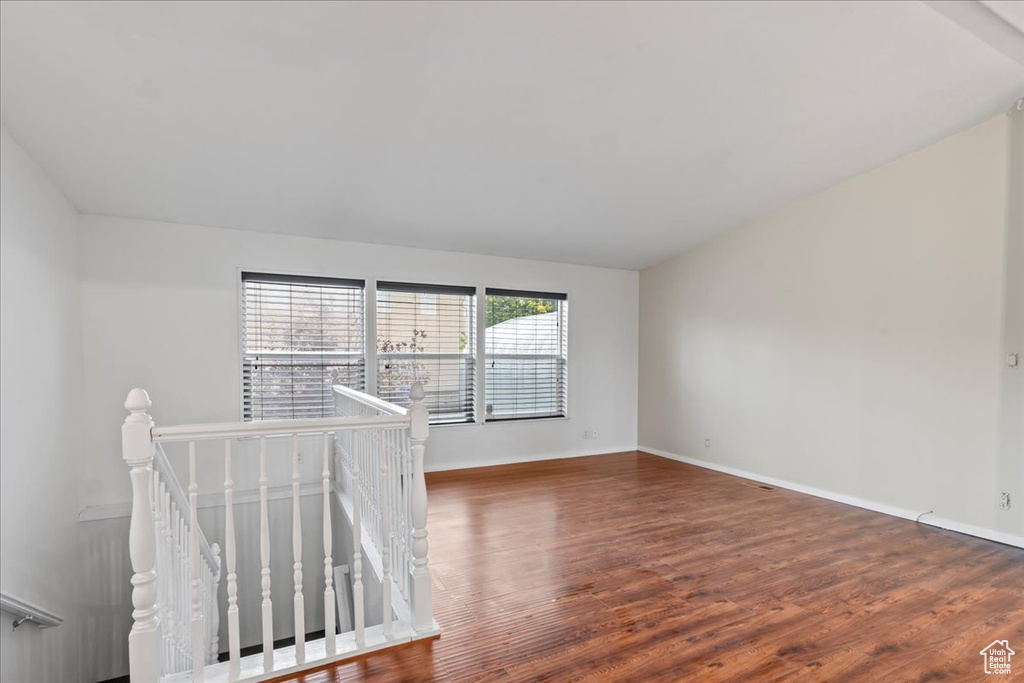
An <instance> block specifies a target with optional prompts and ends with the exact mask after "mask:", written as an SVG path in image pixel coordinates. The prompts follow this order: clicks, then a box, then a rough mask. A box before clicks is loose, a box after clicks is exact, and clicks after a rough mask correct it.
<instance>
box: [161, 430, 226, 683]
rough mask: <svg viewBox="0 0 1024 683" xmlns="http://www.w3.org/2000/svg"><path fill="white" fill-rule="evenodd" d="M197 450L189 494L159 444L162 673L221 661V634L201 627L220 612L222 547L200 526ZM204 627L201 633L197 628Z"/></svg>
mask: <svg viewBox="0 0 1024 683" xmlns="http://www.w3.org/2000/svg"><path fill="white" fill-rule="evenodd" d="M194 461H195V451H194V449H190V453H189V496H188V502H186V498H185V493H184V491H182V488H181V485H180V484H179V483H178V479H177V477H176V476H175V474H174V470H173V469H171V466H170V464H169V463H168V461H167V455H166V454H165V453H164V449H163V447H162V446H161V445H160V444H159V443H158V444H155V448H154V452H153V478H152V491H151V494H150V495H151V497H152V500H153V519H154V522H155V524H156V528H157V538H156V558H155V563H154V564H155V570H156V576H157V581H156V585H157V604H158V605H159V609H158V614H159V618H160V623H161V624H162V639H161V643H160V645H161V648H160V657H161V662H162V664H161V669H162V670H163V671H164V672H165V673H176V672H180V671H188V670H189V669H191V668H192V667H194V666H195V665H196V662H199V663H201V665H203V666H205V665H206V664H210V663H213V662H215V661H217V632H216V630H215V629H214V630H208V629H205V628H203V627H202V626H201V624H202V622H203V620H204V619H206V620H211V621H212V618H213V615H214V614H215V613H216V612H217V586H218V584H219V581H220V548H219V547H218V546H217V544H214V545H213V546H211V545H210V544H209V542H208V541H207V540H206V536H205V535H204V534H203V532H202V530H201V529H200V528H199V523H198V520H197V519H196V508H195V505H194V502H195V501H194V500H193V499H194V497H195V495H196V493H197V491H198V489H197V488H196V487H195V474H194V472H195V469H194ZM197 620H198V623H199V624H200V627H199V628H198V629H196V628H195V626H194V625H195V624H196V623H197Z"/></svg>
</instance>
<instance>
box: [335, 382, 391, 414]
mask: <svg viewBox="0 0 1024 683" xmlns="http://www.w3.org/2000/svg"><path fill="white" fill-rule="evenodd" d="M332 389H333V390H334V393H336V394H341V395H342V396H346V397H348V398H350V399H352V400H353V401H358V402H359V403H362V404H363V405H366V406H369V407H370V408H373V409H375V410H379V411H381V412H382V413H384V414H385V415H403V416H404V415H408V414H409V410H408V409H407V408H403V407H402V406H396V405H395V404H394V403H389V402H387V401H385V400H384V399H380V398H377V397H376V396H370V395H369V394H364V393H363V392H361V391H356V390H355V389H350V388H349V387H345V386H342V385H340V384H335V385H334V386H333V387H332Z"/></svg>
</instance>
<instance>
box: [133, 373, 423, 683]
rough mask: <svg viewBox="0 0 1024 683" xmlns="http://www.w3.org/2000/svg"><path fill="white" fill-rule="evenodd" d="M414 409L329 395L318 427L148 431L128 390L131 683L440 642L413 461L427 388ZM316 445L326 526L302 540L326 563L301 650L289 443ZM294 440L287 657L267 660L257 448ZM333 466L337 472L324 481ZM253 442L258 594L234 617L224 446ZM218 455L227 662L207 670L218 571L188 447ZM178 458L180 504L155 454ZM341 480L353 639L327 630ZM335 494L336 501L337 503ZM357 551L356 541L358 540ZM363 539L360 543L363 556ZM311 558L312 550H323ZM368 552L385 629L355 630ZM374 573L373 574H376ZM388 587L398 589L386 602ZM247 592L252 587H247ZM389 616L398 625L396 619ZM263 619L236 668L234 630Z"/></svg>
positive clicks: (260, 671) (262, 674)
mask: <svg viewBox="0 0 1024 683" xmlns="http://www.w3.org/2000/svg"><path fill="white" fill-rule="evenodd" d="M410 396H411V399H412V407H411V408H410V410H408V411H407V410H405V409H402V408H398V407H397V406H393V405H391V404H389V403H386V402H384V401H380V400H379V399H376V398H374V397H371V396H368V395H366V394H362V393H361V392H355V391H352V390H349V389H343V388H341V387H335V390H334V398H335V404H336V413H337V415H336V416H335V417H333V418H327V419H310V420H273V421H262V422H238V423H214V424H198V425H180V426H174V427H156V426H154V424H153V421H152V419H151V418H150V416H149V415H148V413H147V411H148V409H149V407H150V405H151V403H150V400H149V396H148V395H147V394H146V392H145V391H143V390H142V389H134V390H132V392H131V393H130V394H129V396H128V400H127V402H126V403H125V407H126V408H128V410H129V411H130V414H129V416H128V418H127V419H126V420H125V424H124V426H123V427H122V448H123V455H124V459H125V461H126V462H127V464H128V465H129V468H130V474H131V479H132V493H133V499H132V517H131V527H130V531H129V549H130V554H131V560H132V568H133V571H134V576H133V578H132V584H133V586H134V589H133V594H132V602H133V606H134V608H135V609H134V611H133V614H132V616H133V619H134V625H133V627H132V630H131V634H130V635H129V659H130V665H129V666H130V676H131V680H132V681H134V682H137V683H154V682H156V681H189V680H191V681H204V680H205V681H211V682H212V681H236V680H245V681H257V680H266V679H269V678H273V677H276V676H279V675H282V674H287V673H293V672H297V671H302V670H304V669H308V668H313V667H316V666H322V665H323V664H325V663H327V662H329V661H332V660H337V659H341V658H345V657H350V656H355V655H358V654H361V653H363V652H367V651H370V650H373V649H378V648H380V647H386V646H389V645H393V644H399V643H403V642H408V641H410V640H413V639H417V638H425V637H432V636H435V635H437V634H438V630H437V625H436V623H435V622H434V619H433V612H432V606H431V605H432V603H431V594H430V572H429V569H428V567H427V544H426V536H427V532H426V512H427V508H426V504H427V501H426V484H425V481H424V476H423V451H424V442H425V440H426V438H427V411H426V408H425V407H424V405H423V389H422V387H421V386H419V385H418V384H417V385H414V386H413V387H412V389H411V391H410ZM308 435H319V436H320V437H321V439H322V463H321V464H322V468H321V471H320V479H321V481H322V495H323V511H324V513H323V524H322V528H321V529H320V530H318V531H317V532H312V531H310V532H309V533H310V534H311V535H310V540H312V539H314V538H318V537H320V536H321V532H322V542H323V553H324V563H323V566H324V578H325V588H324V594H323V597H322V599H323V600H324V611H325V637H324V638H322V639H317V640H315V641H310V642H306V641H305V633H306V624H305V609H304V606H305V602H304V601H305V597H306V596H305V593H304V590H303V583H302V578H303V576H302V569H303V568H302V541H303V536H302V533H303V531H302V525H301V519H300V514H299V513H300V506H299V495H300V480H299V467H298V461H299V454H298V446H297V444H298V439H299V437H300V436H308ZM278 437H280V438H289V439H290V440H291V463H290V464H291V472H292V477H291V484H292V487H291V488H292V511H293V514H292V521H293V533H292V539H291V540H292V554H293V559H294V566H293V577H292V579H293V583H294V590H295V593H294V600H293V603H294V604H293V612H294V615H293V618H294V624H295V644H294V645H292V646H288V647H283V648H277V649H276V650H275V648H274V644H273V643H274V633H273V604H272V602H271V593H270V585H271V576H270V552H271V545H270V534H269V514H268V491H267V489H268V484H269V478H268V476H267V472H268V468H267V458H268V454H267V439H274V438H278ZM332 437H333V446H334V447H333V454H334V455H335V456H336V457H337V458H338V459H339V462H340V463H342V465H343V469H344V476H341V469H342V468H337V467H336V471H335V477H332V475H331V460H332V457H331V455H332V447H331V446H332ZM252 438H258V439H259V447H260V460H259V475H260V476H259V499H260V543H259V547H260V577H261V578H260V586H259V587H260V589H261V590H262V598H263V601H262V604H261V609H260V612H259V614H254V615H243V614H241V613H240V611H239V607H238V601H237V596H238V594H239V590H241V587H240V586H239V585H238V572H237V553H236V539H235V535H236V531H237V530H236V527H235V524H234V500H233V494H234V468H233V466H232V453H231V444H232V441H234V440H237V439H252ZM205 441H222V442H223V443H224V463H223V464H224V474H225V476H224V485H223V493H224V505H225V537H224V539H223V540H224V549H225V558H224V560H225V563H224V564H225V567H224V568H225V570H226V574H225V576H226V578H227V595H228V604H227V612H226V617H227V632H228V639H227V640H228V661H227V662H224V663H215V661H216V658H217V656H218V650H219V641H218V639H217V632H218V628H219V620H220V614H219V612H218V605H217V587H218V584H219V580H220V576H221V561H220V557H219V549H218V547H217V545H216V544H214V545H212V546H211V545H209V544H208V543H207V541H206V538H205V537H204V536H203V533H202V531H201V529H200V528H199V523H198V512H197V503H198V501H197V497H198V485H197V482H196V443H198V442H205ZM167 443H184V444H187V445H188V462H189V487H188V496H187V498H186V495H185V493H184V492H183V490H182V488H181V486H180V485H179V484H178V481H177V479H176V478H175V476H174V472H173V471H172V470H171V468H170V466H169V465H168V461H167V458H166V455H165V454H164V451H163V446H162V444H167ZM337 481H347V482H348V484H349V486H350V488H349V489H348V490H347V491H348V493H349V494H350V495H348V496H347V497H346V500H347V501H348V507H346V508H345V509H346V512H348V513H349V516H350V519H351V520H352V521H353V537H354V538H355V541H356V542H355V546H354V550H355V552H354V557H353V562H352V564H353V571H352V576H353V579H354V584H353V608H354V617H355V618H354V629H353V630H352V631H350V632H348V633H342V634H336V633H335V624H334V618H333V617H334V609H335V587H334V586H333V573H334V572H333V569H334V567H333V562H334V560H333V555H332V553H333V547H332V546H333V543H332V540H333V525H332V519H331V510H332V505H331V500H332V495H334V494H335V486H336V482H337ZM339 493H340V492H339ZM364 531H365V536H366V538H365V539H363V538H361V537H362V536H363V534H364ZM361 540H365V541H366V542H365V543H361V542H360V541H361ZM316 545H319V540H318V541H317V543H316ZM363 547H366V548H367V549H368V551H372V552H374V553H376V555H377V557H378V558H379V573H380V575H381V580H382V585H383V587H384V588H383V590H384V604H385V605H391V606H392V607H393V609H388V608H385V609H384V616H383V623H382V624H380V625H379V626H377V625H374V626H369V627H368V626H367V625H366V624H365V623H364V618H363V614H364V611H365V606H364V599H363V595H362V590H361V579H362V577H361V571H362V566H361V565H362V562H361V558H360V555H361V552H362V548H363ZM374 567H375V569H376V568H377V567H378V565H374ZM392 584H394V585H395V586H396V587H397V591H396V593H395V594H392ZM245 589H246V590H250V589H251V588H250V587H246V588H245ZM395 615H397V617H396V616H395ZM243 618H245V619H255V618H261V619H262V626H263V627H262V643H263V652H262V653H260V654H258V655H252V656H248V657H242V656H241V654H240V650H241V647H240V645H241V643H240V633H239V622H240V619H243Z"/></svg>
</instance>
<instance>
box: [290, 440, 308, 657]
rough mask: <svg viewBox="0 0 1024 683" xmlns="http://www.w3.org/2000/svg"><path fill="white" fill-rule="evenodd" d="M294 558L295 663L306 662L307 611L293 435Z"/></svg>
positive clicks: (296, 463)
mask: <svg viewBox="0 0 1024 683" xmlns="http://www.w3.org/2000/svg"><path fill="white" fill-rule="evenodd" d="M292 556H293V558H294V560H295V564H294V566H293V568H294V570H295V575H294V578H295V662H296V663H298V664H303V663H305V661H306V609H305V605H304V603H303V601H302V508H301V507H300V505H299V438H298V436H296V435H295V434H292Z"/></svg>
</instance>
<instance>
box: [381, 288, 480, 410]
mask: <svg viewBox="0 0 1024 683" xmlns="http://www.w3.org/2000/svg"><path fill="white" fill-rule="evenodd" d="M376 303H377V395H378V396H379V397H380V398H382V399H384V400H385V401H389V402H391V403H394V404H396V405H400V406H408V405H409V389H410V387H411V386H412V384H413V383H414V382H421V383H422V384H423V388H424V391H425V402H426V406H427V409H428V410H429V411H430V422H431V423H432V424H438V423H453V422H472V421H473V420H474V413H475V410H474V408H475V403H476V344H475V341H474V340H475V338H476V324H475V322H474V321H475V319H476V289H475V288H474V287H449V286H444V285H423V284H409V283H403V282H378V283H377V302H376Z"/></svg>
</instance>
